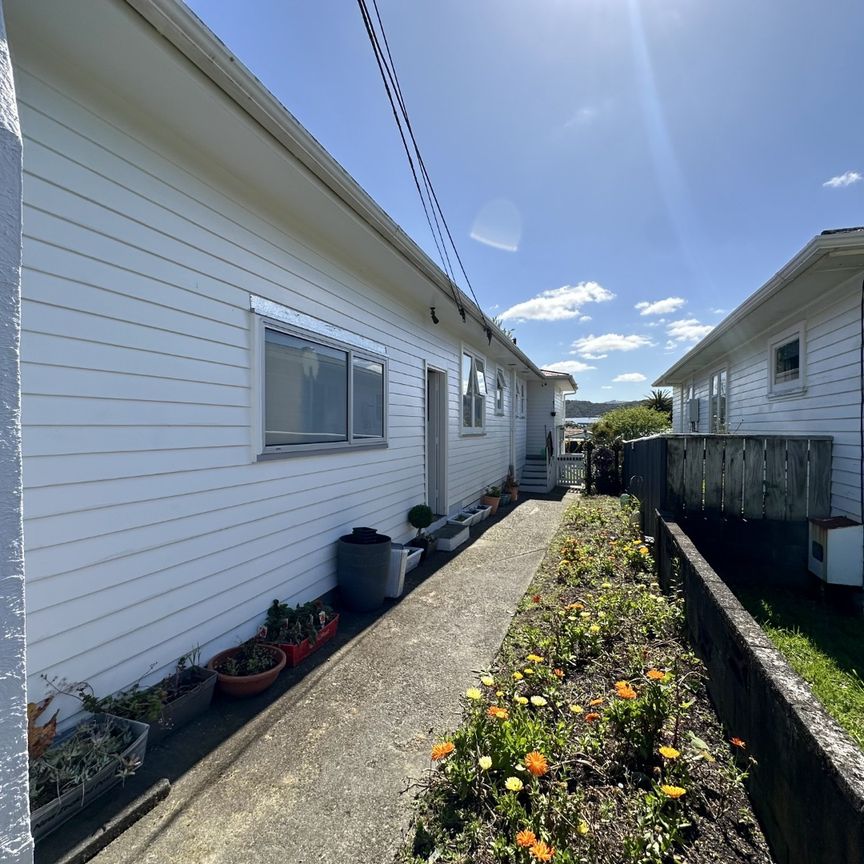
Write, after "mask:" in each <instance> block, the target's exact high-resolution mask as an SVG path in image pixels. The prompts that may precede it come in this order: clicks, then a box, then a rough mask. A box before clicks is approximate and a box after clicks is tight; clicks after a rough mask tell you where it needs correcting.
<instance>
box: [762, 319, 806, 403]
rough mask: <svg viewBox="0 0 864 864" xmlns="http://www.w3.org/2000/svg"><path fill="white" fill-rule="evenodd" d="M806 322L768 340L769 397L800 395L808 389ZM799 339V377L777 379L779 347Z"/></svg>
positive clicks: (799, 323)
mask: <svg viewBox="0 0 864 864" xmlns="http://www.w3.org/2000/svg"><path fill="white" fill-rule="evenodd" d="M805 325H806V322H804V321H799V322H798V323H797V324H796V325H795V326H793V327H788V328H786V329H785V330H782V331H780V332H779V333H775V334H774V336H772V337H771V339H770V340H769V341H768V398H769V399H776V398H781V397H786V396H799V395H801V394H802V393H804V392H805V391H806V390H807V330H806V326H805ZM796 339H797V340H798V377H797V378H795V379H794V380H792V381H776V380H775V378H774V376H775V374H776V371H777V370H776V361H775V355H776V352H777V349H779V348H782V347H783V346H784V345H788V344H789V343H790V342H794V341H795V340H796Z"/></svg>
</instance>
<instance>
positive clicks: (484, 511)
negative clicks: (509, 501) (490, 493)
mask: <svg viewBox="0 0 864 864" xmlns="http://www.w3.org/2000/svg"><path fill="white" fill-rule="evenodd" d="M474 509H475V510H479V511H480V520H479V521H481V522H482V521H483V520H484V519H488V518H489V517H490V516H491V515H492V508H491V507H490V506H489V505H488V504H478V505H477V506H476V507H475V508H474Z"/></svg>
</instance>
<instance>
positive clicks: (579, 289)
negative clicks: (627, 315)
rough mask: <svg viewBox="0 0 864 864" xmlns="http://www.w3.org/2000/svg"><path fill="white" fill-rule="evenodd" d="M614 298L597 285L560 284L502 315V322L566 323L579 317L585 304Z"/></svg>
mask: <svg viewBox="0 0 864 864" xmlns="http://www.w3.org/2000/svg"><path fill="white" fill-rule="evenodd" d="M614 297H615V295H614V294H613V293H612V292H611V291H607V290H606V289H605V288H604V287H603V286H602V285H599V284H598V283H597V282H580V283H579V284H578V285H562V286H561V287H560V288H553V289H552V290H551V291H543V292H542V293H540V294H538V295H537V296H536V297H532V298H531V299H530V300H525V301H524V302H522V303H517V304H516V305H515V306H511V307H510V308H509V309H505V310H504V311H503V312H502V313H501V320H502V321H511V320H512V321H566V320H567V319H568V318H578V317H579V316H580V315H581V314H582V307H583V306H584V305H585V304H586V303H605V302H606V301H607V300H612V299H613V298H614Z"/></svg>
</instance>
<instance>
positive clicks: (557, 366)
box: [543, 360, 597, 375]
mask: <svg viewBox="0 0 864 864" xmlns="http://www.w3.org/2000/svg"><path fill="white" fill-rule="evenodd" d="M543 368H544V369H548V370H550V371H551V372H567V373H568V374H570V375H575V374H576V373H577V372H587V371H588V370H589V369H596V368H597V367H596V366H589V365H588V364H587V363H583V362H582V361H581V360H559V361H558V362H557V363H547V364H546V365H545V366H543Z"/></svg>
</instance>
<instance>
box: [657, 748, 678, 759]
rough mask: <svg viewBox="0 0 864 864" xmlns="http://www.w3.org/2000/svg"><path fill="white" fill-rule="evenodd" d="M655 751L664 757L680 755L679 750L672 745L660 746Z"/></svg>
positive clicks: (672, 757) (669, 757)
mask: <svg viewBox="0 0 864 864" xmlns="http://www.w3.org/2000/svg"><path fill="white" fill-rule="evenodd" d="M657 752H658V753H659V754H660V755H661V756H662V757H663V758H664V759H677V758H678V757H679V756H680V755H681V751H680V750H676V749H675V748H674V747H661V748H660V749H659V750H658V751H657Z"/></svg>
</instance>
